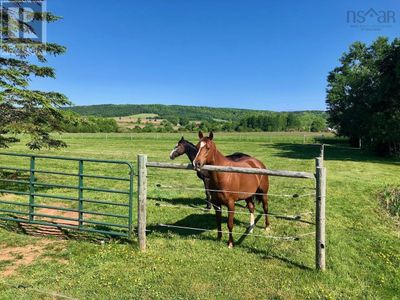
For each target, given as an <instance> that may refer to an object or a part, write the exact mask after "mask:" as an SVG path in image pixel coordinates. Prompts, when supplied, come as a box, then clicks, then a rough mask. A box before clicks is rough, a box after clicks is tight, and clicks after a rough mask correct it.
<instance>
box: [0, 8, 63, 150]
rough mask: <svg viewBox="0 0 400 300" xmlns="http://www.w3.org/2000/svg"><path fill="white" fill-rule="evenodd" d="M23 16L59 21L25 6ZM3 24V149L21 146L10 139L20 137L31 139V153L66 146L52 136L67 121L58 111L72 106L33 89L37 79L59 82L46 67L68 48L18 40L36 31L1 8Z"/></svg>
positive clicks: (0, 119)
mask: <svg viewBox="0 0 400 300" xmlns="http://www.w3.org/2000/svg"><path fill="white" fill-rule="evenodd" d="M37 5H40V2H39V3H37ZM20 12H21V13H25V14H31V17H32V18H34V19H35V20H37V21H43V22H47V23H51V22H54V21H57V20H58V19H59V17H57V16H54V15H53V14H51V13H49V12H34V13H32V12H29V11H28V10H26V9H24V8H23V5H21V7H20ZM0 21H1V22H2V26H0V30H1V32H0V34H1V35H2V37H3V40H2V42H1V43H0V52H2V56H1V57H0V147H7V146H8V145H9V144H10V143H12V142H17V141H18V139H16V138H14V137H10V135H14V134H18V133H27V134H29V135H30V137H31V139H30V141H29V142H28V143H27V146H28V147H29V148H31V149H41V148H42V147H55V148H57V147H64V146H66V144H65V143H64V142H63V141H61V140H57V139H54V138H52V137H51V135H50V132H51V131H61V130H62V128H61V127H60V124H62V123H63V122H64V121H65V119H64V115H63V114H62V113H61V112H60V111H59V110H58V109H59V108H60V107H62V106H66V105H69V104H70V102H69V101H68V99H67V98H66V97H65V96H64V95H62V94H60V93H57V92H53V91H50V92H49V91H37V90H32V89H29V83H30V81H31V78H32V77H34V76H36V77H44V78H45V77H50V78H55V71H54V69H53V68H51V67H48V66H46V65H45V63H46V62H47V59H46V55H54V56H56V55H60V54H63V53H64V52H65V50H66V49H65V47H63V46H60V45H57V44H55V43H43V42H40V41H36V40H35V39H33V38H23V39H21V38H18V33H19V32H20V31H22V32H24V33H27V34H30V33H34V32H33V30H34V29H33V28H32V26H30V25H29V24H28V23H26V22H24V21H22V20H19V18H18V16H16V15H15V14H14V13H13V12H12V11H11V10H9V9H7V8H6V7H2V8H1V20H0ZM28 36H29V35H28ZM34 58H35V59H34ZM35 62H36V64H35Z"/></svg>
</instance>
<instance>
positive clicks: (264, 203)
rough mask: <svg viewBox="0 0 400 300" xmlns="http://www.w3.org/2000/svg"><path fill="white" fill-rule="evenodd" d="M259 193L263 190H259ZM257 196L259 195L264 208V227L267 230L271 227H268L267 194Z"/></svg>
mask: <svg viewBox="0 0 400 300" xmlns="http://www.w3.org/2000/svg"><path fill="white" fill-rule="evenodd" d="M260 193H263V192H262V191H261V192H260ZM258 197H260V198H259V199H260V200H261V201H262V204H263V209H264V214H265V224H264V229H265V230H266V231H267V230H270V229H271V228H270V227H269V218H268V195H267V194H263V195H259V196H258Z"/></svg>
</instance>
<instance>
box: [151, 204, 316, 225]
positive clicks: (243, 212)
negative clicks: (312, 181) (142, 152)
mask: <svg viewBox="0 0 400 300" xmlns="http://www.w3.org/2000/svg"><path fill="white" fill-rule="evenodd" d="M204 201H206V202H208V203H211V202H209V201H207V200H204ZM155 206H156V207H166V208H174V209H192V210H200V211H203V212H208V211H210V210H211V209H207V208H202V207H190V206H182V205H167V204H161V203H156V204H155ZM219 211H221V212H223V213H230V212H233V213H235V214H239V215H250V214H251V213H250V212H245V211H237V210H234V211H233V210H226V209H219ZM310 214H312V212H311V211H308V212H303V213H298V214H296V215H283V214H276V213H267V214H266V213H261V212H259V211H255V212H254V216H267V215H268V216H271V217H275V218H287V219H293V220H299V219H301V217H302V216H306V215H310Z"/></svg>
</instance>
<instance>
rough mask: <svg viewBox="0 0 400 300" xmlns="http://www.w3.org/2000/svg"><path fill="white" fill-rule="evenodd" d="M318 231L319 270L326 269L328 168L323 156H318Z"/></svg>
mask: <svg viewBox="0 0 400 300" xmlns="http://www.w3.org/2000/svg"><path fill="white" fill-rule="evenodd" d="M315 163H316V173H315V176H316V210H315V215H316V222H315V224H316V231H315V233H316V234H315V265H316V268H317V269H318V270H321V271H324V270H325V266H326V264H325V250H326V244H325V200H326V168H325V167H324V166H323V158H322V157H318V158H316V161H315Z"/></svg>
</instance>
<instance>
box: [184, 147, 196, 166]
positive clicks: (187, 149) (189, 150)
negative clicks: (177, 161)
mask: <svg viewBox="0 0 400 300" xmlns="http://www.w3.org/2000/svg"><path fill="white" fill-rule="evenodd" d="M185 153H186V155H187V157H188V158H189V160H190V162H193V160H194V159H195V157H196V155H197V148H196V147H194V146H192V145H191V144H189V143H185Z"/></svg>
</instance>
